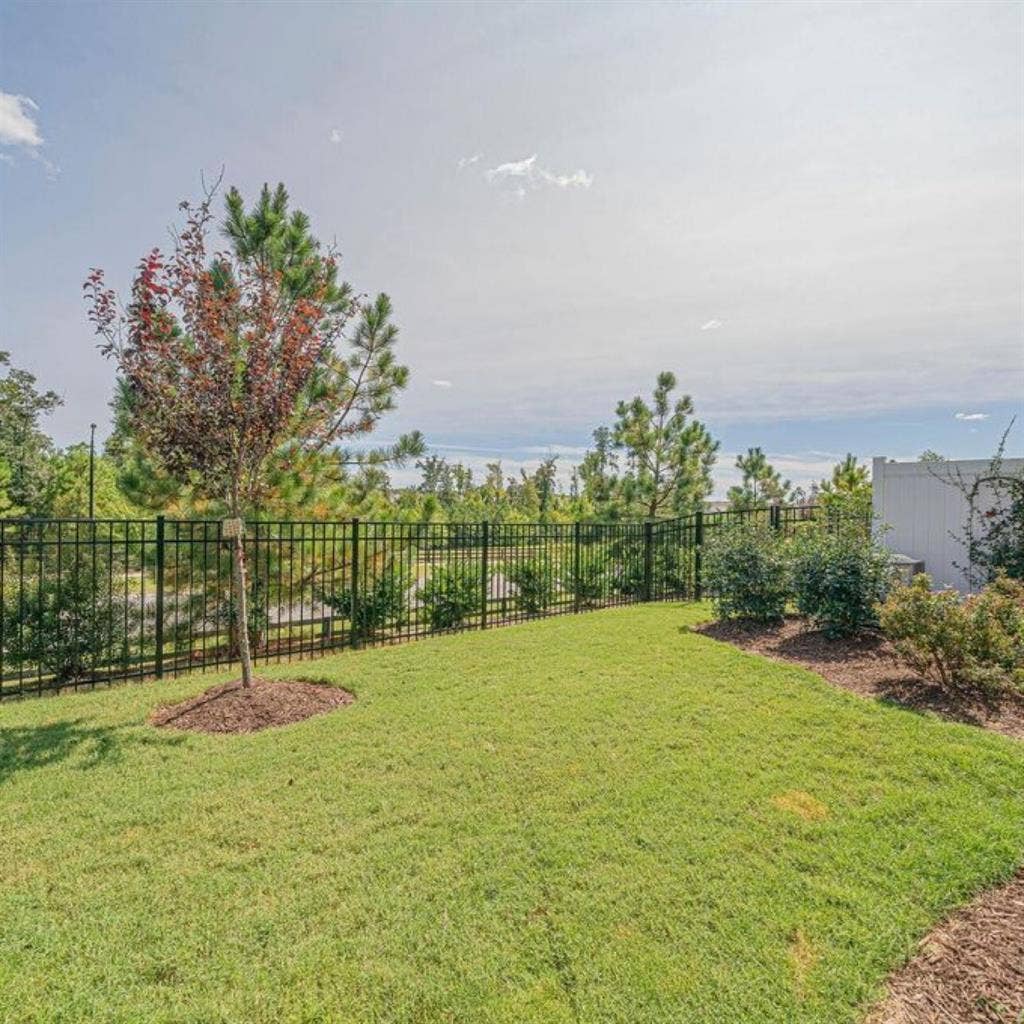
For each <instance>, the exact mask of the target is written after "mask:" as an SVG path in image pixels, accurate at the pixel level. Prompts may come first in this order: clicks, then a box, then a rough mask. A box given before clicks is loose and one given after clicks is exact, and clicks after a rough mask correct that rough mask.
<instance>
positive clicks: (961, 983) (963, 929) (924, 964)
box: [866, 872, 1024, 1024]
mask: <svg viewBox="0 0 1024 1024" xmlns="http://www.w3.org/2000/svg"><path fill="white" fill-rule="evenodd" d="M1021 1020H1024V872H1021V873H1019V874H1018V875H1017V877H1016V878H1015V879H1014V880H1013V881H1012V882H1009V883H1008V884H1006V885H1001V886H999V887H998V888H996V889H990V890H989V891H988V892H986V893H982V895H981V896H979V897H978V898H977V899H976V900H975V901H974V902H973V903H971V904H970V905H969V906H967V907H965V908H964V909H963V910H960V911H958V912H957V913H956V914H954V915H953V916H952V917H950V918H948V919H947V920H946V921H944V922H943V923H942V924H941V925H939V927H938V928H936V929H935V930H934V931H932V932H931V933H930V934H929V935H928V936H927V937H926V938H925V939H924V940H923V941H922V943H921V946H920V950H919V952H918V953H917V955H916V956H915V957H914V958H913V959H912V960H911V961H910V962H909V963H908V964H907V965H906V966H905V967H903V968H902V969H901V970H899V971H897V972H896V973H895V974H894V975H893V976H892V978H891V979H890V981H889V990H888V994H887V996H886V998H885V999H884V1000H883V1001H882V1003H880V1004H879V1005H878V1006H877V1007H876V1008H875V1010H874V1011H873V1012H872V1013H871V1014H870V1015H869V1016H868V1019H867V1022H866V1024H950V1022H953V1021H955V1022H956V1024H1019V1022H1020V1021H1021Z"/></svg>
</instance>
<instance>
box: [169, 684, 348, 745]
mask: <svg viewBox="0 0 1024 1024" xmlns="http://www.w3.org/2000/svg"><path fill="white" fill-rule="evenodd" d="M354 700H355V696H354V695H353V694H351V693H349V692H348V690H343V689H341V687H338V686H330V685H328V684H327V683H308V682H302V681H300V680H298V679H275V680H270V679H254V680H253V681H252V686H251V687H250V688H249V689H248V690H246V689H245V688H244V687H243V686H242V683H241V681H240V680H237V679H236V680H234V681H232V682H230V683H221V684H220V685H219V686H211V687H210V689H209V690H206V691H205V692H204V693H200V694H198V695H197V696H195V697H189V699H188V700H185V701H182V702H181V703H180V704H171V705H169V706H167V707H161V708H157V709H156V710H155V711H154V712H153V713H152V714H151V715H150V716H149V721H150V723H151V724H153V725H156V726H159V727H161V728H165V729H189V730H191V731H193V732H220V733H240V732H258V731H259V730H260V729H270V728H272V727H273V726H275V725H288V724H289V723H291V722H301V721H302V720H303V719H304V718H312V717H313V715H323V714H326V713H327V712H328V711H333V710H334V709H335V708H340V707H343V706H344V705H346V704H351V703H352V701H354Z"/></svg>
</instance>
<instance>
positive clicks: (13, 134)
mask: <svg viewBox="0 0 1024 1024" xmlns="http://www.w3.org/2000/svg"><path fill="white" fill-rule="evenodd" d="M38 109H39V107H38V105H37V104H36V102H35V101H34V100H32V99H29V97H28V96H18V95H15V94H14V93H9V92H0V145H4V146H24V147H25V148H26V149H30V150H35V149H37V148H38V147H39V146H41V145H42V144H43V137H42V135H40V134H39V125H37V124H36V121H35V118H34V117H33V114H34V113H35V112H36V111H37V110H38Z"/></svg>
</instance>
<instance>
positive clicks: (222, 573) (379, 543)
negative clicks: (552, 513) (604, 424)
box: [0, 507, 818, 698]
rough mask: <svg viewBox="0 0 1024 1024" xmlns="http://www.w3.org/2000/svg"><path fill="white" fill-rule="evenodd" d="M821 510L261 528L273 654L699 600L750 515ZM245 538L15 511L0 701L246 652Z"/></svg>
mask: <svg viewBox="0 0 1024 1024" xmlns="http://www.w3.org/2000/svg"><path fill="white" fill-rule="evenodd" d="M817 514H818V513H817V510H816V509H815V508H813V507H810V508H772V509H756V510H751V511H749V512H739V513H738V512H710V513H697V514H695V515H691V516H687V517H684V518H681V519H673V520H666V521H659V522H651V523H569V524H554V523H531V524H508V523H448V524H438V523H394V522H390V523H386V522H364V521H360V520H357V519H356V520H346V521H339V522H321V521H285V522H251V523H249V524H247V531H246V538H245V550H246V562H247V567H248V572H249V615H248V618H249V630H250V637H251V640H252V647H253V652H254V657H255V659H256V660H257V661H258V662H270V661H282V660H291V659H293V658H299V657H304V656H311V655H315V654H322V653H324V652H327V651H333V650H338V649H340V648H344V647H360V646H364V645H370V644H386V643H397V642H401V641H404V640H409V639H412V638H414V637H419V636H424V635H426V634H430V633H440V632H449V631H455V630H465V629H481V628H487V627H490V626H497V625H504V624H507V623H513V622H519V621H522V620H524V619H532V618H538V617H542V616H548V615H560V614H565V613H569V612H582V611H585V610H589V609H593V608H602V607H607V606H609V605H618V604H628V603H633V602H639V601H656V600H664V599H669V598H674V599H691V598H700V596H701V594H702V581H701V546H702V543H703V541H704V539H705V537H706V536H708V534H709V532H711V531H715V530H719V529H722V528H723V527H724V526H727V525H728V524H729V523H730V522H735V521H737V519H751V518H753V519H758V520H760V519H763V521H764V522H766V523H768V524H770V525H771V526H773V527H775V528H776V529H779V530H783V531H785V532H787V533H789V532H792V531H794V530H796V529H798V528H799V526H800V524H801V523H804V522H806V521H809V520H813V519H814V518H815V516H816V515H817ZM233 557H234V556H233V548H232V544H231V542H230V541H228V540H227V539H226V538H224V537H223V536H222V533H221V523H220V522H218V521H192V520H172V519H164V518H162V517H159V518H157V519H155V520H102V519H82V520H68V519H63V520H56V519H52V520H27V519H15V520H2V521H0V605H2V608H0V611H2V614H0V698H5V697H16V696H23V695H26V694H37V693H43V692H47V691H55V690H62V689H66V688H74V689H78V688H82V687H92V686H95V685H96V684H98V683H105V682H108V681H111V680H115V679H146V678H151V677H155V678H160V677H166V676H176V675H179V674H182V673H188V672H193V671H196V670H199V669H204V668H213V667H220V666H225V665H228V664H230V663H232V662H234V661H236V660H237V639H238V629H239V622H238V616H237V613H236V608H235V601H234V597H233V594H232V587H231V579H232V568H233V564H232V562H233Z"/></svg>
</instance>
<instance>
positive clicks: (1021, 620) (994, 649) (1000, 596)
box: [965, 576, 1024, 688]
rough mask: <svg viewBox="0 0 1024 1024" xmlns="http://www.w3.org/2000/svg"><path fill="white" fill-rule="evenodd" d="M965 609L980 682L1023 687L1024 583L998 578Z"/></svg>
mask: <svg viewBox="0 0 1024 1024" xmlns="http://www.w3.org/2000/svg"><path fill="white" fill-rule="evenodd" d="M965 607H966V610H967V614H968V616H969V617H970V622H971V642H970V649H971V657H972V660H973V663H974V665H975V666H976V669H975V671H976V673H977V674H978V676H979V677H980V678H979V681H980V682H983V683H984V682H990V683H992V684H995V685H997V686H1000V687H1003V686H1007V685H1015V686H1017V687H1019V688H1024V583H1022V582H1021V581H1019V580H1015V579H1010V578H1008V577H1006V576H997V577H996V578H995V580H993V581H992V582H991V583H990V584H989V585H988V586H987V587H985V588H984V590H982V591H981V593H980V594H975V595H974V596H972V597H969V598H968V599H967V601H966V602H965Z"/></svg>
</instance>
